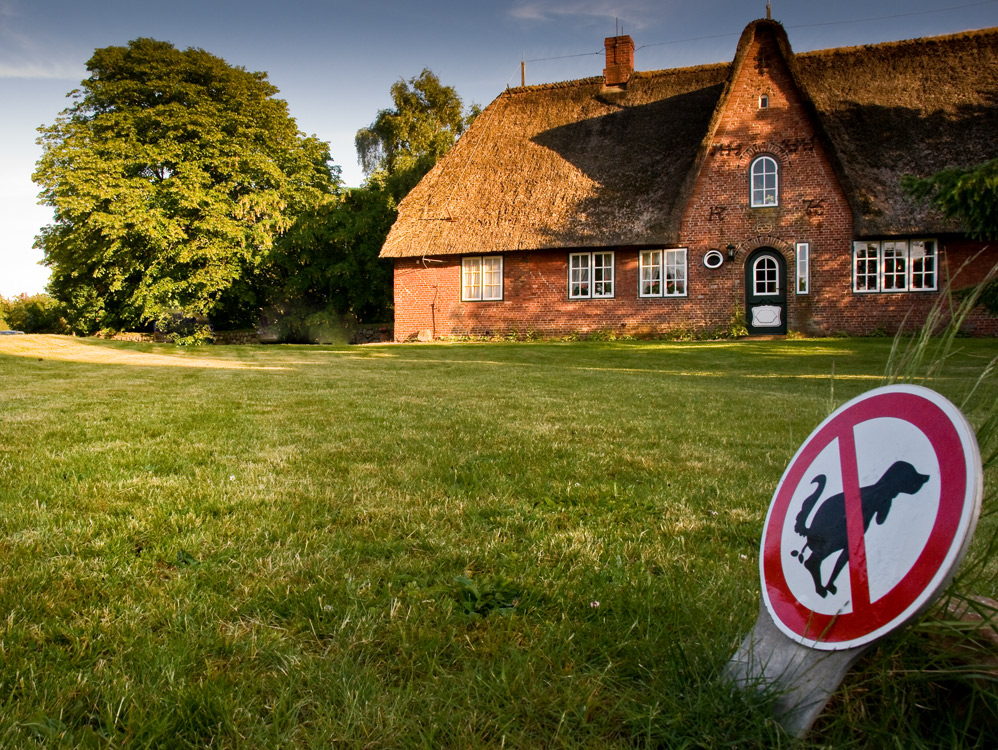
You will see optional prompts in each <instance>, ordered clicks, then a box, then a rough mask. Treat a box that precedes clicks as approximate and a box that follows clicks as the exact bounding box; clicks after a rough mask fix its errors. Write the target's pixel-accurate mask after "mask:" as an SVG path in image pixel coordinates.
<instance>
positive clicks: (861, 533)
mask: <svg viewBox="0 0 998 750" xmlns="http://www.w3.org/2000/svg"><path fill="white" fill-rule="evenodd" d="M838 438H839V460H840V461H841V462H842V492H843V495H844V496H845V506H846V508H845V510H846V534H847V536H848V539H849V584H850V586H851V590H852V611H853V612H854V613H855V614H857V615H859V616H861V617H862V616H863V614H864V613H865V612H867V611H869V609H870V579H869V577H868V573H867V568H866V538H865V536H866V529H865V528H864V523H863V496H862V493H861V490H860V487H859V467H858V465H857V460H856V438H855V436H854V435H853V428H852V426H848V427H846V428H845V429H844V430H842V431H841V432H840V433H839V436H838Z"/></svg>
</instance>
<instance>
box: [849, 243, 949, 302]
mask: <svg viewBox="0 0 998 750" xmlns="http://www.w3.org/2000/svg"><path fill="white" fill-rule="evenodd" d="M852 290H853V291H854V292H856V293H858V294H871V293H878V292H879V293H883V294H896V293H899V292H935V291H938V290H939V243H938V242H937V241H936V240H933V239H917V240H874V241H863V242H854V243H853V251H852Z"/></svg>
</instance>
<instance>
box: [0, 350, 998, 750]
mask: <svg viewBox="0 0 998 750" xmlns="http://www.w3.org/2000/svg"><path fill="white" fill-rule="evenodd" d="M958 345H959V349H960V351H959V352H958V353H957V354H955V355H954V356H953V358H952V361H951V362H950V363H949V365H948V367H947V369H946V371H945V373H944V375H943V376H942V377H940V378H939V379H938V380H936V381H935V382H934V383H933V385H934V386H935V387H936V388H937V389H938V390H940V391H942V392H943V393H944V394H946V395H948V396H949V397H950V398H952V399H953V400H954V401H956V402H957V403H960V401H961V400H962V397H963V395H964V394H966V393H967V392H968V391H969V390H970V388H971V386H972V385H973V382H974V380H975V378H976V377H977V375H978V374H979V373H980V372H981V371H982V370H983V368H984V367H985V366H986V364H987V363H988V362H989V361H990V360H991V359H992V358H993V357H994V356H995V355H996V354H998V342H996V341H993V340H990V341H979V340H960V341H959V342H958ZM890 347H891V342H890V341H889V340H858V339H852V340H815V341H771V342H764V341H755V342H737V343H702V344H674V343H661V342H654V343H647V342H614V343H593V342H587V343H578V342H576V343H532V344H451V345H446V344H427V345H412V346H407V345H385V346H367V347H350V348H347V347H323V346H313V347H295V346H274V347H262V346H252V347H249V346H247V347H205V348H197V349H180V348H174V347H171V346H158V345H153V344H123V343H112V342H105V341H98V340H80V339H72V338H66V337H55V336H17V337H14V336H11V337H3V338H0V399H2V400H0V508H2V513H0V582H2V585H0V744H2V745H3V746H7V747H29V746H32V745H38V746H46V747H108V746H110V747H119V746H120V747H146V746H163V747H203V746H211V747H224V748H229V747H231V748H242V747H277V746H302V747H327V746H330V745H333V744H334V743H342V744H343V745H344V746H346V747H364V748H377V747H400V746H401V747H428V748H429V747H434V748H435V747H475V746H495V747H499V746H510V747H603V746H607V747H666V748H673V747H682V746H693V747H700V746H706V747H728V746H740V747H745V746H776V745H781V746H787V745H793V744H794V743H793V742H792V741H790V740H789V739H788V738H787V737H786V735H784V734H782V731H781V730H780V729H779V728H778V727H777V726H776V725H775V724H774V723H773V722H772V721H771V720H770V719H768V718H767V716H768V715H767V711H766V706H765V705H764V702H763V701H761V700H759V699H755V698H752V697H746V696H741V695H732V694H731V693H730V691H729V690H728V689H727V688H726V687H725V686H724V685H723V684H721V683H720V681H719V674H720V671H721V669H722V668H723V666H724V664H725V662H726V661H727V659H728V658H729V656H730V655H731V653H732V652H733V650H734V647H735V645H736V644H737V642H738V641H739V640H740V639H741V638H742V637H743V636H744V635H745V634H746V633H747V632H748V631H749V630H750V629H751V626H752V624H753V623H754V621H755V617H756V612H757V607H758V597H759V590H758V589H759V585H758V567H757V566H758V544H759V538H760V534H761V528H762V522H763V519H764V516H765V513H766V509H767V507H768V505H769V501H770V498H771V496H772V494H773V491H774V489H775V487H776V483H777V481H778V480H779V478H780V476H781V474H782V472H783V470H784V469H785V468H786V465H787V463H788V461H789V460H790V458H791V457H792V456H793V454H794V452H795V451H796V449H797V448H798V446H799V445H800V443H801V442H802V440H803V439H804V438H805V437H806V436H807V435H808V434H809V432H810V431H811V430H812V429H813V428H814V427H815V426H816V425H817V424H818V423H819V422H820V421H821V420H822V419H823V418H824V417H825V416H826V415H827V414H828V412H829V411H830V409H831V408H832V407H833V406H838V405H840V404H842V403H843V402H844V401H846V400H848V399H849V398H851V397H852V396H855V395H857V394H859V393H861V392H862V391H864V390H868V389H870V388H872V387H875V386H877V385H879V384H880V383H881V377H882V373H883V371H884V363H885V362H886V360H887V358H888V355H889V351H890ZM996 398H998V388H995V387H994V385H993V384H991V385H988V386H986V387H984V388H983V389H980V390H978V391H977V393H975V395H974V396H973V399H972V400H971V402H970V403H969V404H968V406H967V412H968V416H969V417H970V419H971V421H972V422H973V421H975V420H979V419H980V415H981V414H982V413H983V410H984V409H985V408H987V407H989V406H990V405H991V404H992V403H993V402H994V400H995V399H996ZM994 481H995V476H993V475H989V476H988V477H987V484H986V495H987V494H991V495H992V496H993V490H992V489H991V488H993V487H994ZM987 510H988V506H987V504H986V506H985V511H987ZM995 527H996V523H995V516H994V515H991V516H988V517H985V518H984V519H982V522H981V524H980V526H979V529H978V535H977V541H976V542H975V546H974V548H973V550H972V552H971V558H972V559H973V560H976V561H977V562H978V564H977V565H976V567H974V568H973V575H972V576H970V577H969V578H965V579H964V580H961V581H958V585H960V586H963V587H964V589H967V590H966V593H969V594H981V595H987V596H992V597H994V596H995V595H996V593H998V591H996V580H998V576H996V575H995V569H994V560H991V561H990V562H989V561H988V560H984V559H982V558H984V557H987V556H988V553H987V550H986V544H985V541H986V540H987V539H990V538H992V537H993V536H994V535H995ZM954 654H955V651H954V649H950V648H948V647H947V646H946V645H945V644H942V645H941V643H940V641H939V639H938V637H937V635H936V634H935V633H934V630H933V628H932V626H931V623H928V624H923V625H921V626H919V627H918V628H915V629H914V630H913V631H910V632H909V633H908V634H906V635H904V636H903V637H895V638H892V639H890V640H889V641H888V642H887V643H886V644H885V645H884V646H882V647H879V648H878V649H877V650H876V651H874V652H872V653H871V654H870V655H869V656H868V657H866V658H865V659H864V661H863V662H861V664H860V665H859V666H858V667H857V669H856V670H855V671H854V673H853V674H851V675H850V677H849V678H848V679H847V681H846V683H845V685H844V686H843V688H842V689H841V690H840V691H839V693H838V694H837V695H836V697H835V699H833V703H832V704H831V706H830V707H829V709H828V710H827V711H826V713H825V715H824V716H823V717H822V718H821V719H820V720H819V723H818V725H817V726H816V728H815V730H814V731H813V733H812V734H811V736H810V737H809V741H808V743H805V744H804V745H802V746H810V745H811V744H814V745H815V746H818V745H825V746H828V745H833V746H836V747H840V746H845V747H848V746H852V747H868V746H896V747H904V748H908V747H912V746H917V745H919V744H924V745H926V746H940V745H941V746H947V747H948V746H960V747H972V746H974V745H979V746H982V747H994V746H995V745H996V744H998V698H996V695H995V691H994V689H993V683H992V687H991V688H988V687H987V686H986V685H984V683H982V682H980V680H978V679H977V678H975V677H972V676H971V677H968V676H967V675H966V674H963V673H962V672H966V670H965V669H964V668H963V665H965V664H966V663H967V659H966V657H964V658H962V659H961V658H957V655H954ZM973 658H976V657H974V656H973V655H972V657H971V660H973ZM993 679H995V678H993Z"/></svg>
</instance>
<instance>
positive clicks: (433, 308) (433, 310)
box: [422, 255, 443, 341]
mask: <svg viewBox="0 0 998 750" xmlns="http://www.w3.org/2000/svg"><path fill="white" fill-rule="evenodd" d="M422 260H423V268H424V269H425V270H426V271H429V270H430V267H429V266H428V265H426V264H427V263H443V261H442V260H434V259H433V258H427V257H426V256H425V255H424V256H423V259H422ZM439 276H440V274H439V273H437V274H436V275H434V277H433V278H434V284H433V301H432V302H430V338H431V339H433V340H434V341H435V340H436V338H437V297H438V295H439V294H440V278H439Z"/></svg>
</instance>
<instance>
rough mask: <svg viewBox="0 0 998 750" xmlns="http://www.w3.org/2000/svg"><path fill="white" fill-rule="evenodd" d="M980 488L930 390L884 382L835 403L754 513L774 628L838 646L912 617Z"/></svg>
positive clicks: (968, 449)
mask: <svg viewBox="0 0 998 750" xmlns="http://www.w3.org/2000/svg"><path fill="white" fill-rule="evenodd" d="M983 490H984V488H983V472H982V469H981V456H980V451H979V450H978V447H977V440H976V439H975V437H974V431H973V429H972V428H971V426H970V425H969V424H968V422H967V420H966V419H965V418H964V416H963V414H961V413H960V411H959V409H957V408H956V407H955V406H954V405H953V404H951V403H950V402H949V401H948V400H946V399H945V398H943V397H942V396H940V395H939V394H938V393H936V392H935V391H931V390H929V389H928V388H922V387H920V386H909V385H899V386H888V387H886V388H877V389H875V390H872V391H869V392H868V393H864V394H863V395H861V396H859V397H857V398H854V399H853V400H852V401H850V402H849V403H847V404H845V405H844V406H842V407H840V408H839V409H837V410H836V411H835V412H833V413H832V414H831V415H830V416H829V417H828V418H827V419H826V420H825V421H824V422H822V423H821V424H820V425H818V427H817V429H815V431H814V432H813V433H811V435H810V437H808V439H807V440H805V441H804V444H803V445H802V446H801V447H800V449H799V450H798V451H797V454H796V455H795V456H794V457H793V460H792V461H791V462H790V465H789V466H788V467H787V470H786V471H785V472H784V473H783V478H782V479H780V484H779V486H778V487H777V488H776V494H774V495H773V501H772V503H770V506H769V512H768V513H767V515H766V524H765V526H764V527H763V534H762V548H761V553H760V556H759V557H760V561H759V567H760V573H761V576H762V595H763V600H764V602H765V605H766V609H767V610H768V611H769V614H770V615H771V616H772V618H773V621H774V622H775V623H776V626H777V627H778V628H779V629H780V630H781V631H782V632H783V633H784V634H786V635H787V636H788V637H790V638H792V639H793V640H795V641H797V642H798V643H802V644H804V645H806V646H810V647H812V648H817V649H825V650H840V649H846V648H852V647H855V646H861V645H863V644H866V643H869V642H871V641H873V640H876V639H877V638H880V637H881V636H883V635H885V634H887V633H888V632H890V631H891V630H894V629H895V628H898V627H900V626H901V625H903V624H904V623H906V622H907V621H909V620H910V619H912V618H913V617H915V616H917V615H919V614H921V613H922V612H923V611H924V610H925V609H926V608H927V607H928V606H929V604H931V603H932V601H933V599H935V597H936V596H937V595H938V594H939V593H940V592H941V591H942V590H943V588H944V587H945V586H946V585H947V584H948V583H949V581H950V580H951V578H952V577H953V574H954V573H955V571H956V566H957V565H958V564H959V563H960V561H961V560H962V559H963V556H964V554H965V553H966V551H967V547H968V546H969V544H970V539H971V537H972V535H973V532H974V527H975V526H976V525H977V517H978V515H979V514H980V508H981V496H982V495H983Z"/></svg>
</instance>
